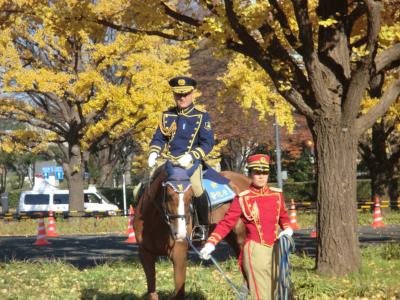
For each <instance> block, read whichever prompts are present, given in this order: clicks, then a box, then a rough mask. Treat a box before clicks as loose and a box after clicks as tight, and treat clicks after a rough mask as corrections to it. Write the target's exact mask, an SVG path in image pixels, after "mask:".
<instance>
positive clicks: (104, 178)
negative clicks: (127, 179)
mask: <svg viewBox="0 0 400 300" xmlns="http://www.w3.org/2000/svg"><path fill="white" fill-rule="evenodd" d="M114 167H115V166H114V165H112V164H108V163H103V164H102V166H101V169H100V175H99V182H98V185H99V186H101V187H113V170H114Z"/></svg>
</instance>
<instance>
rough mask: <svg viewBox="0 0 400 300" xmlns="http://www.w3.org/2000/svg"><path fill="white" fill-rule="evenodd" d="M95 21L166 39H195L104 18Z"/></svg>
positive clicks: (127, 30) (115, 27) (123, 29)
mask: <svg viewBox="0 0 400 300" xmlns="http://www.w3.org/2000/svg"><path fill="white" fill-rule="evenodd" d="M95 22H96V23H98V24H102V25H105V26H108V27H110V28H113V29H115V30H118V31H122V32H130V33H134V34H146V35H155V36H159V37H162V38H165V39H169V40H175V41H187V40H190V39H193V37H194V36H188V37H182V36H176V35H172V34H168V33H165V32H162V31H158V30H139V29H137V28H132V27H128V26H124V25H118V24H115V23H112V22H110V21H107V20H103V19H98V20H96V21H95Z"/></svg>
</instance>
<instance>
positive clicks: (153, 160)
mask: <svg viewBox="0 0 400 300" xmlns="http://www.w3.org/2000/svg"><path fill="white" fill-rule="evenodd" d="M157 157H158V154H157V153H155V152H151V153H150V155H149V159H148V164H149V167H150V168H152V167H154V166H155V165H156V161H157Z"/></svg>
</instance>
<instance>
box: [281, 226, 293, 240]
mask: <svg viewBox="0 0 400 300" xmlns="http://www.w3.org/2000/svg"><path fill="white" fill-rule="evenodd" d="M283 235H288V236H292V235H293V229H292V228H290V227H288V228H286V229H285V230H283V231H281V233H279V235H278V239H280V238H281V237H282V236H283Z"/></svg>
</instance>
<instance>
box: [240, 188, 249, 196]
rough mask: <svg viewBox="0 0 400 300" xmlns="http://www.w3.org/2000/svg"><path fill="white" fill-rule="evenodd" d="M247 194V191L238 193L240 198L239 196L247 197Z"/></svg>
mask: <svg viewBox="0 0 400 300" xmlns="http://www.w3.org/2000/svg"><path fill="white" fill-rule="evenodd" d="M249 192H250V191H249V190H245V191H243V192H241V193H239V196H240V197H241V196H244V195H247V194H248V193H249Z"/></svg>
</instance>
